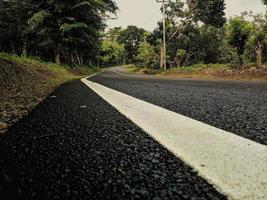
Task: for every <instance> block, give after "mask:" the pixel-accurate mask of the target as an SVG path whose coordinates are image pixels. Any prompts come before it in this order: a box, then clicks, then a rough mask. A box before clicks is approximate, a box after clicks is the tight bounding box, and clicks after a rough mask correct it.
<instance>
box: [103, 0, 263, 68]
mask: <svg viewBox="0 0 267 200" xmlns="http://www.w3.org/2000/svg"><path fill="white" fill-rule="evenodd" d="M262 3H264V4H265V5H266V4H267V2H266V1H262ZM264 4H263V5H262V6H264V7H265V5H264ZM166 10H167V20H166V27H167V62H168V63H167V64H168V66H169V67H179V66H188V65H193V64H199V63H202V64H212V63H227V64H231V65H232V66H236V67H239V66H244V64H251V63H252V64H253V63H255V64H256V66H257V67H260V66H262V63H263V62H267V12H266V14H265V13H264V14H257V15H254V14H253V13H250V12H244V13H242V14H240V15H239V16H234V17H231V18H230V19H229V20H226V17H225V2H224V0H187V1H186V2H185V1H182V0H172V1H170V3H168V4H166ZM161 52H162V22H161V21H160V22H159V23H158V27H157V28H156V29H155V30H154V31H153V32H148V31H146V30H144V29H142V28H138V27H136V26H129V27H127V28H126V29H122V28H120V27H118V28H113V29H110V30H109V31H108V32H107V33H106V34H105V37H104V38H103V41H102V45H101V52H100V58H101V59H100V60H101V63H102V65H114V64H120V63H134V64H137V65H139V66H143V67H151V68H159V67H160V58H161V57H160V56H161Z"/></svg>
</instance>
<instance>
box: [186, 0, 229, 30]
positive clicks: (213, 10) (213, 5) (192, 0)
mask: <svg viewBox="0 0 267 200" xmlns="http://www.w3.org/2000/svg"><path fill="white" fill-rule="evenodd" d="M187 2H188V6H189V10H190V14H191V15H193V17H194V19H195V20H200V21H202V22H203V23H205V24H206V25H211V26H215V27H222V26H223V25H224V23H225V22H226V19H225V12H224V10H225V2H224V0H187Z"/></svg>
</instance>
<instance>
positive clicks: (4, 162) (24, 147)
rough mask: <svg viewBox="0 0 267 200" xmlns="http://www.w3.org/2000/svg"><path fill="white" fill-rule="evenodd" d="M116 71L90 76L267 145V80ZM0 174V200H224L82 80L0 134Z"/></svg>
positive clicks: (56, 92)
mask: <svg viewBox="0 0 267 200" xmlns="http://www.w3.org/2000/svg"><path fill="white" fill-rule="evenodd" d="M114 70H115V72H114ZM117 70H118V69H116V68H115V69H111V70H108V71H105V72H103V73H101V74H99V75H96V76H94V77H91V78H90V79H91V80H93V81H95V82H98V83H101V84H102V85H105V86H108V87H110V88H113V89H116V90H119V91H122V92H124V93H126V94H130V95H131V96H134V97H137V98H139V99H143V100H145V101H148V102H150V103H153V104H156V105H159V106H161V107H164V108H167V109H169V110H172V111H175V112H178V113H180V114H183V115H186V116H189V117H192V118H194V119H197V120H200V121H203V122H205V123H208V124H211V125H213V126H216V127H219V128H222V129H225V130H228V131H230V132H233V133H235V134H238V135H241V136H243V137H246V138H249V139H251V140H254V141H256V142H259V143H262V144H267V134H266V133H267V116H266V113H267V102H266V99H267V98H266V97H267V84H266V83H232V82H205V81H187V80H183V81H179V80H165V79H162V78H157V79H154V78H150V76H149V77H147V76H130V75H124V74H121V70H120V69H119V71H117ZM0 172H1V173H0V199H1V200H6V199H11V200H12V199H27V200H28V199H100V200H101V199H103V200H104V199H105V200H106V199H116V200H117V199H125V200H128V199H192V200H193V199H195V200H202V199H211V200H216V199H226V197H225V196H224V195H222V194H220V193H219V192H218V191H217V190H216V189H215V188H214V187H213V186H212V185H210V184H209V183H207V181H205V180H204V179H202V178H200V177H199V176H198V175H197V173H196V172H195V170H193V169H192V168H190V167H189V166H187V165H186V164H184V163H183V161H181V160H180V159H178V158H176V157H175V156H174V155H173V154H172V153H170V152H169V151H167V150H166V149H165V148H164V147H162V146H161V145H160V144H159V143H158V142H156V141H155V140H153V139H152V138H151V137H149V136H148V135H147V134H146V133H145V132H144V131H143V130H141V129H140V128H138V127H137V126H136V125H135V124H133V123H132V122H130V121H129V120H128V119H127V118H126V117H124V116H123V115H121V114H120V113H119V112H118V111H117V110H115V109H114V108H113V107H112V106H110V105H109V104H108V103H107V102H105V101H104V100H103V99H102V98H100V97H99V96H98V95H97V94H96V93H94V92H93V91H92V90H90V89H88V87H86V86H85V85H84V84H83V83H82V82H81V81H74V82H71V83H66V84H64V85H62V86H61V87H60V88H58V89H57V90H56V91H55V92H54V93H53V94H51V96H50V97H48V98H47V99H46V100H45V101H44V102H42V103H41V104H40V105H38V106H37V107H36V108H35V109H34V110H33V111H32V112H31V113H30V115H29V116H27V117H25V118H24V119H22V120H20V121H19V122H18V123H17V124H15V125H14V126H13V127H12V128H11V129H10V130H9V132H8V133H7V134H5V135H4V136H1V137H0Z"/></svg>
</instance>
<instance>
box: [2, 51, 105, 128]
mask: <svg viewBox="0 0 267 200" xmlns="http://www.w3.org/2000/svg"><path fill="white" fill-rule="evenodd" d="M99 71H100V69H99V68H85V67H84V68H82V67H69V66H60V65H56V64H54V63H46V62H43V61H41V60H38V59H34V58H27V57H20V56H16V55H10V54H5V53H0V94H1V95H0V122H4V123H6V124H8V125H12V124H13V123H14V122H16V121H17V120H18V119H19V118H21V117H22V116H23V115H25V114H27V113H28V112H29V111H31V110H32V108H33V107H34V106H36V105H37V104H38V103H39V102H41V101H42V100H43V99H44V98H45V97H46V96H47V95H48V94H49V93H51V92H52V91H53V90H54V89H55V88H57V87H58V86H60V85H61V84H63V83H65V82H67V81H71V80H74V79H79V78H81V77H84V76H88V75H91V74H93V73H96V72H99Z"/></svg>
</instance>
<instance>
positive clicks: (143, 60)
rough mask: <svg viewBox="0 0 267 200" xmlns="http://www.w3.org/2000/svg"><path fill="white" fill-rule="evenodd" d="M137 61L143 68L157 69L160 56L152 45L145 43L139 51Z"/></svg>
mask: <svg viewBox="0 0 267 200" xmlns="http://www.w3.org/2000/svg"><path fill="white" fill-rule="evenodd" d="M136 60H137V62H138V63H139V65H141V66H143V67H150V68H157V67H158V61H159V56H158V54H157V53H156V51H155V48H154V47H153V46H152V45H150V44H149V43H147V42H144V43H143V44H141V45H140V47H139V49H138V54H137V56H136Z"/></svg>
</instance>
